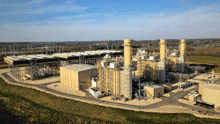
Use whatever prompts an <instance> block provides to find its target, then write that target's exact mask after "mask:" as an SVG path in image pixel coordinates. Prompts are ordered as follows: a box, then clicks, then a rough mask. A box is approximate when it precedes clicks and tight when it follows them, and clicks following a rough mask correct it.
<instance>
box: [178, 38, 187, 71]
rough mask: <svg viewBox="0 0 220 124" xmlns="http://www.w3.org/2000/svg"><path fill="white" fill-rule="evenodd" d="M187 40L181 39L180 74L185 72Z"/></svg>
mask: <svg viewBox="0 0 220 124" xmlns="http://www.w3.org/2000/svg"><path fill="white" fill-rule="evenodd" d="M185 42H186V40H185V39H181V40H180V60H179V61H180V72H181V73H184V72H185V49H186V43H185Z"/></svg>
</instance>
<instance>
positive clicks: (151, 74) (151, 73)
mask: <svg viewBox="0 0 220 124" xmlns="http://www.w3.org/2000/svg"><path fill="white" fill-rule="evenodd" d="M156 64H157V62H156V61H148V60H141V61H140V60H139V59H138V61H137V70H136V71H135V76H137V77H144V76H145V77H147V78H148V79H153V80H155V79H156V74H157V73H156ZM141 67H142V68H141ZM140 68H141V69H140ZM146 68H148V69H149V70H146Z"/></svg>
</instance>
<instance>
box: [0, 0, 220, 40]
mask: <svg viewBox="0 0 220 124" xmlns="http://www.w3.org/2000/svg"><path fill="white" fill-rule="evenodd" d="M0 8H1V9H0V10H1V12H0V14H1V19H0V42H10V41H11V42H15V41H94V40H123V39H134V40H153V39H161V38H165V39H181V38H185V39H189V38H219V37H220V1H219V0H126V1H125V0H19V1H18V0H0Z"/></svg>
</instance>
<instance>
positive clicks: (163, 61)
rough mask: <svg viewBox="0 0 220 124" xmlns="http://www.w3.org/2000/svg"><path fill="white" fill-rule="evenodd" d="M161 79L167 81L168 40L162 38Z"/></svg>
mask: <svg viewBox="0 0 220 124" xmlns="http://www.w3.org/2000/svg"><path fill="white" fill-rule="evenodd" d="M160 77H161V78H160V81H161V82H163V83H165V82H166V40H165V39H160Z"/></svg>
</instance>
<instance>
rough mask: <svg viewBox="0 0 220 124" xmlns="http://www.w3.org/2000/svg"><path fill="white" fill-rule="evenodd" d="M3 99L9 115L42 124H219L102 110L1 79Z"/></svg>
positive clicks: (187, 117) (180, 116)
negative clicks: (4, 98)
mask: <svg viewBox="0 0 220 124" xmlns="http://www.w3.org/2000/svg"><path fill="white" fill-rule="evenodd" d="M0 96H3V97H7V98H8V99H10V102H9V104H8V105H6V106H5V109H6V110H7V111H10V112H11V113H13V114H14V115H19V116H21V117H22V118H25V120H27V121H31V122H42V123H80V122H81V123H103V122H105V123H178V122H181V123H204V122H210V123H211V122H212V123H219V122H220V120H215V119H204V118H198V117H195V116H193V115H191V114H160V113H146V112H135V111H130V110H124V109H117V108H110V107H102V106H98V105H93V104H88V103H83V102H79V101H74V100H69V99H65V98H60V97H56V96H54V95H51V94H47V93H44V92H40V91H37V90H34V89H30V88H24V87H20V86H14V85H10V84H7V83H6V82H5V81H4V80H2V79H1V78H0Z"/></svg>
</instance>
